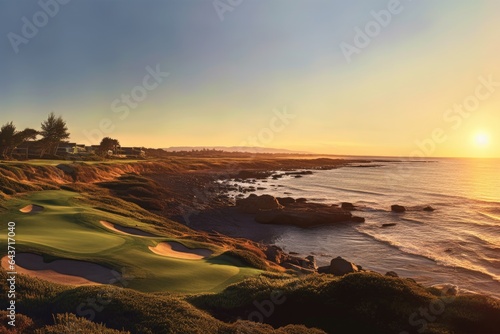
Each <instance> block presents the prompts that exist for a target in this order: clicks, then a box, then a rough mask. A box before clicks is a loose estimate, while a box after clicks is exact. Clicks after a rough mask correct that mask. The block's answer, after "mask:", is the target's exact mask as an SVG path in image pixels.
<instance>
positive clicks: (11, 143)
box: [0, 122, 38, 158]
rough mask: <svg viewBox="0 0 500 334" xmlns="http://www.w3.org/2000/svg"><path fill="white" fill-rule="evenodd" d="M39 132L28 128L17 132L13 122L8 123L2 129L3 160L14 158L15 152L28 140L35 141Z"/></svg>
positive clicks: (0, 130)
mask: <svg viewBox="0 0 500 334" xmlns="http://www.w3.org/2000/svg"><path fill="white" fill-rule="evenodd" d="M37 136H38V131H36V130H34V129H30V128H26V129H24V130H23V131H17V129H16V126H15V125H14V123H13V122H10V123H6V124H4V125H3V126H2V127H1V128H0V155H1V156H2V158H12V153H13V151H14V150H15V149H16V148H17V147H18V146H19V145H21V144H23V143H24V142H26V141H28V140H35V139H36V137H37Z"/></svg>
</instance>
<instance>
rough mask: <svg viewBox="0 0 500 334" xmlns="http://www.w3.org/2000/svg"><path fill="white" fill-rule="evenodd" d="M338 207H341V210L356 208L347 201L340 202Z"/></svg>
mask: <svg viewBox="0 0 500 334" xmlns="http://www.w3.org/2000/svg"><path fill="white" fill-rule="evenodd" d="M340 207H341V208H342V210H348V211H353V210H356V208H354V205H353V204H352V203H349V202H342V203H341V204H340Z"/></svg>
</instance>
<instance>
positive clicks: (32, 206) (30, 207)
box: [19, 204, 43, 213]
mask: <svg viewBox="0 0 500 334" xmlns="http://www.w3.org/2000/svg"><path fill="white" fill-rule="evenodd" d="M19 211H21V212H22V213H38V212H41V211H43V206H40V205H35V204H30V205H27V206H25V207H24V208H22V209H20V210H19Z"/></svg>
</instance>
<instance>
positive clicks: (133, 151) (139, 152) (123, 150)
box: [118, 147, 146, 158]
mask: <svg viewBox="0 0 500 334" xmlns="http://www.w3.org/2000/svg"><path fill="white" fill-rule="evenodd" d="M118 153H119V154H121V155H125V156H127V157H134V158H145V157H146V152H145V151H144V150H143V148H142V147H120V149H119V150H118Z"/></svg>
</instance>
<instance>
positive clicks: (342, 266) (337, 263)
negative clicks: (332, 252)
mask: <svg viewBox="0 0 500 334" xmlns="http://www.w3.org/2000/svg"><path fill="white" fill-rule="evenodd" d="M358 271H360V269H359V267H358V266H357V265H355V264H354V263H352V262H349V261H347V260H345V259H343V258H342V257H340V256H338V257H336V258H335V259H333V260H332V261H331V262H330V265H329V266H325V267H319V268H318V272H319V273H322V274H332V275H335V276H344V275H347V274H350V273H356V272H358Z"/></svg>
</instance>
